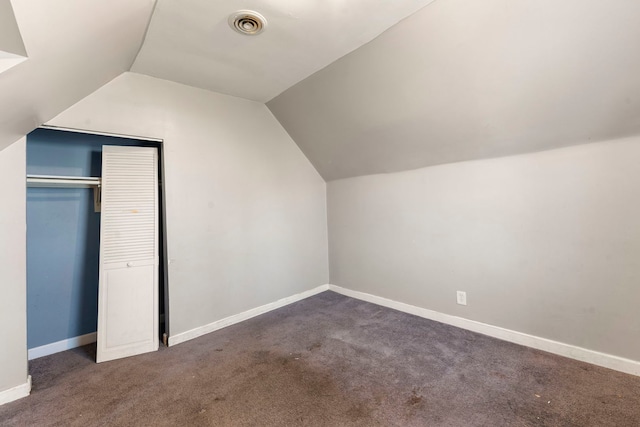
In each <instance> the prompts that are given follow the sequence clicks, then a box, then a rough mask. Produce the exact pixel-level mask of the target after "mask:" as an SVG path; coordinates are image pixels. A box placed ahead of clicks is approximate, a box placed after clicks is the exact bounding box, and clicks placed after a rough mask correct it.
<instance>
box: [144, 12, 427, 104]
mask: <svg viewBox="0 0 640 427" xmlns="http://www.w3.org/2000/svg"><path fill="white" fill-rule="evenodd" d="M432 1H433V0H394V1H389V0H277V1H275V0H247V1H243V2H238V1H235V0H216V1H212V0H158V2H157V5H156V9H155V11H154V13H153V17H152V19H151V24H150V26H149V31H148V33H147V36H146V39H145V42H144V45H143V47H142V49H141V50H140V53H139V55H138V57H137V58H136V60H135V63H134V64H133V67H132V69H131V71H134V72H137V73H142V74H147V75H150V76H154V77H159V78H163V79H167V80H173V81H176V82H179V83H184V84H187V85H191V86H195V87H200V88H204V89H210V90H213V91H216V92H221V93H225V94H229V95H235V96H239V97H243V98H248V99H253V100H256V101H261V102H266V101H268V100H270V99H271V98H273V97H274V96H276V95H278V94H279V93H281V92H282V91H284V90H285V89H287V88H289V87H291V86H292V85H294V84H295V83H297V82H299V81H300V80H302V79H304V78H305V77H308V76H309V75H311V74H312V73H314V72H316V71H318V70H319V69H321V68H323V67H325V66H327V65H328V64H330V63H331V62H333V61H335V60H336V59H338V58H340V57H341V56H343V55H345V54H347V53H349V52H351V51H352V50H354V49H356V48H358V47H360V46H361V45H363V44H365V43H367V42H368V41H370V40H372V39H373V38H374V37H376V36H377V35H379V34H380V33H382V32H383V31H384V30H386V29H387V28H389V27H390V26H392V25H393V24H395V23H397V22H398V21H400V20H401V19H403V18H405V17H406V16H408V15H410V14H411V13H413V12H415V11H416V10H418V9H420V8H422V7H424V6H425V5H427V4H429V3H431V2H432ZM238 9H252V10H256V11H258V12H259V13H261V14H262V15H263V16H264V17H265V18H266V19H267V22H268V26H267V28H266V30H265V31H264V32H263V33H262V34H260V35H258V36H253V37H251V36H245V35H242V34H238V33H236V32H234V31H233V30H231V28H229V25H228V23H227V19H228V17H229V15H230V14H231V13H233V12H235V11H236V10H238Z"/></svg>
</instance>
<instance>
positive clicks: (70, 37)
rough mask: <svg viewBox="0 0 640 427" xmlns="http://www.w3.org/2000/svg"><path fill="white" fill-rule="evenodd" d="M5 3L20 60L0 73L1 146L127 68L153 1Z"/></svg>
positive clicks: (17, 0) (38, 0)
mask: <svg viewBox="0 0 640 427" xmlns="http://www.w3.org/2000/svg"><path fill="white" fill-rule="evenodd" d="M2 1H7V0H2ZM11 4H12V6H13V12H14V14H15V20H16V22H17V24H18V27H19V29H20V33H21V36H22V41H23V42H24V47H25V49H26V53H27V60H25V61H23V62H21V63H19V64H17V65H15V66H14V67H12V68H10V69H8V70H6V71H4V72H2V74H0V150H2V149H3V148H5V147H6V146H8V145H10V144H12V143H13V142H15V141H16V140H17V139H18V138H20V137H22V136H24V135H25V134H26V133H28V132H30V131H32V130H33V129H34V128H36V127H38V126H40V125H41V124H42V123H45V122H46V121H47V120H50V119H52V118H53V117H55V116H56V115H58V114H59V113H61V112H62V111H64V110H65V109H67V108H68V107H70V106H71V105H73V104H75V103H76V102H78V101H79V100H81V99H82V98H84V97H85V96H87V95H89V94H90V93H92V92H94V91H95V90H97V89H98V88H100V87H101V86H103V85H104V84H105V83H108V82H109V81H110V80H112V79H113V78H114V77H116V76H118V75H120V74H121V73H122V72H124V71H127V70H129V69H130V67H131V64H132V63H133V60H134V59H135V57H136V54H137V53H138V50H139V48H140V45H141V44H142V40H143V39H144V34H145V31H146V28H147V25H148V23H149V18H150V16H151V12H152V10H153V5H154V1H153V0H136V1H131V0H109V1H86V0H61V1H51V0H12V1H11Z"/></svg>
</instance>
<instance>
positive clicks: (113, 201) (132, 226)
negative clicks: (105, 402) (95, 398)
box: [96, 145, 159, 362]
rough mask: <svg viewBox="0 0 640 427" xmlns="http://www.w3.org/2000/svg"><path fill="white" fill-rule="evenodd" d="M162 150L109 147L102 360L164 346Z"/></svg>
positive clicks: (104, 160) (106, 159)
mask: <svg viewBox="0 0 640 427" xmlns="http://www.w3.org/2000/svg"><path fill="white" fill-rule="evenodd" d="M158 255H159V254H158V153H157V150H156V149H155V148H152V147H151V148H149V147H122V146H106V145H105V146H103V148H102V207H101V219H100V283H99V291H98V347H97V354H96V361H97V362H105V361H107V360H113V359H119V358H122V357H127V356H133V355H136V354H141V353H147V352H150V351H155V350H157V349H158V339H159V338H158V259H159V258H158Z"/></svg>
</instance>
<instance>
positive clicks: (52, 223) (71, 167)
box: [27, 129, 157, 349]
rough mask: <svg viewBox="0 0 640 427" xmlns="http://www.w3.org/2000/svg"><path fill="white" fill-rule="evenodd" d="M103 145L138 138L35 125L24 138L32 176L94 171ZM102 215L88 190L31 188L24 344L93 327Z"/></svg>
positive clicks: (85, 331)
mask: <svg viewBox="0 0 640 427" xmlns="http://www.w3.org/2000/svg"><path fill="white" fill-rule="evenodd" d="M103 145H137V146H140V145H147V146H157V145H155V144H146V143H141V141H139V140H132V139H126V138H115V137H110V136H100V135H87V134H81V133H73V132H66V131H59V130H50V129H37V130H35V131H33V132H31V133H30V134H29V135H28V136H27V174H31V175H61V176H94V177H98V176H100V173H101V168H102V146H103ZM99 239H100V214H99V213H96V212H94V206H93V190H92V189H88V188H37V187H33V188H27V331H28V332H27V346H28V348H30V349H31V348H34V347H39V346H43V345H46V344H50V343H54V342H57V341H61V340H65V339H68V338H73V337H77V336H80V335H84V334H88V333H91V332H95V331H96V329H97V317H98V267H99V255H100V253H99V252H100V241H99Z"/></svg>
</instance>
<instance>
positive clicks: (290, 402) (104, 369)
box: [0, 292, 640, 427]
mask: <svg viewBox="0 0 640 427" xmlns="http://www.w3.org/2000/svg"><path fill="white" fill-rule="evenodd" d="M92 351H93V349H92V348H91V347H83V348H79V349H75V350H71V351H67V352H64V353H58V354H55V355H52V356H48V357H44V358H41V359H37V360H35V361H32V362H31V364H30V370H31V374H32V376H33V392H32V395H31V397H28V398H25V399H22V400H19V401H16V402H12V403H9V404H7V405H4V406H2V407H0V424H1V425H3V426H94V425H98V426H101V425H105V426H106V425H110V426H111V425H120V426H141V425H153V426H160V425H171V426H206V425H212V426H297V425H302V426H378V425H384V426H492V427H493V426H580V427H582V426H639V425H640V377H634V376H631V375H626V374H622V373H619V372H615V371H611V370H608V369H604V368H599V367H596V366H592V365H588V364H586V363H581V362H577V361H573V360H569V359H565V358H562V357H558V356H554V355H551V354H547V353H544V352H541V351H537V350H532V349H529V348H526V347H521V346H518V345H514V344H510V343H506V342H502V341H499V340H496V339H493V338H489V337H486V336H483V335H479V334H475V333H472V332H468V331H465V330H462V329H457V328H454V327H451V326H447V325H443V324H440V323H436V322H432V321H429V320H425V319H421V318H418V317H414V316H411V315H408V314H404V313H400V312H397V311H394V310H390V309H387V308H383V307H379V306H376V305H373V304H368V303H365V302H361V301H357V300H354V299H350V298H347V297H344V296H341V295H338V294H335V293H332V292H325V293H323V294H320V295H317V296H314V297H311V298H309V299H306V300H304V301H301V302H298V303H295V304H292V305H290V306H287V307H285V308H282V309H279V310H276V311H273V312H271V313H268V314H265V315H262V316H259V317H256V318H254V319H251V320H248V321H246V322H243V323H241V324H238V325H234V326H231V327H228V328H226V329H223V330H221V331H218V332H214V333H211V334H209V335H206V336H203V337H201V338H198V339H195V340H192V341H189V342H187V343H184V344H181V345H178V346H175V347H172V348H162V349H161V350H160V351H158V352H156V353H153V354H147V355H142V356H137V357H132V358H128V359H124V360H119V361H113V362H107V363H103V364H99V365H97V364H95V363H94V362H93V360H92V358H93V354H92Z"/></svg>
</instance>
